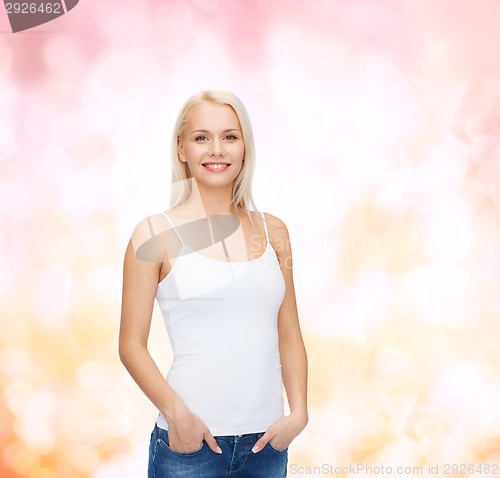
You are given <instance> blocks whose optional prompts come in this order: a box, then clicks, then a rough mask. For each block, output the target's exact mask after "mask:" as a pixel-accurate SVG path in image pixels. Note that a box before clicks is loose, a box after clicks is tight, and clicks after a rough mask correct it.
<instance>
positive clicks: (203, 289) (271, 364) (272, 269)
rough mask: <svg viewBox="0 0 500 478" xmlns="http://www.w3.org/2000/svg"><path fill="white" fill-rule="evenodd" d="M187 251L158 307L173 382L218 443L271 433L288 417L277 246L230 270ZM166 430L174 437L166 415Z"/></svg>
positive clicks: (163, 284) (163, 285)
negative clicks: (230, 437)
mask: <svg viewBox="0 0 500 478" xmlns="http://www.w3.org/2000/svg"><path fill="white" fill-rule="evenodd" d="M163 214H164V215H165V217H166V218H167V219H168V221H169V222H170V224H171V226H172V228H173V229H174V231H175V233H176V234H177V237H178V238H179V241H180V242H181V243H182V249H181V252H180V253H179V255H178V257H177V258H176V260H175V262H174V265H173V266H172V269H171V271H170V272H169V273H168V275H167V276H166V277H165V278H164V279H163V280H162V281H160V283H159V284H158V288H157V291H156V300H157V301H158V304H159V306H160V309H161V311H162V314H163V318H164V320H165V324H166V327H167V332H168V336H169V338H170V343H171V346H172V352H173V357H174V358H173V362H172V365H171V367H170V370H169V371H168V373H167V376H166V379H167V381H168V383H169V384H170V386H171V387H172V388H173V389H174V390H175V392H176V393H177V394H178V395H179V397H180V398H181V399H182V400H183V401H184V403H185V404H186V405H187V406H188V407H189V409H190V410H191V411H192V412H193V413H195V414H196V415H198V416H199V417H200V418H201V419H202V420H203V421H204V423H205V424H206V425H207V426H208V428H209V430H210V431H211V433H212V435H214V436H218V435H240V434H244V433H259V432H263V431H265V430H266V429H267V428H268V427H269V426H270V425H271V424H272V423H273V422H275V421H276V420H278V419H279V418H280V417H282V416H283V414H284V408H283V406H284V405H283V381H282V376H281V364H280V356H279V349H278V324H277V318H278V311H279V308H280V306H281V303H282V301H283V297H284V294H285V281H284V279H283V275H282V273H281V269H280V266H279V263H278V260H277V257H276V253H275V251H274V249H273V248H272V246H271V244H270V243H269V235H268V231H267V225H266V222H265V217H264V215H263V214H262V213H261V216H262V219H263V221H264V228H265V233H266V240H267V244H266V249H265V251H264V254H263V255H261V256H260V257H259V258H258V259H255V260H252V261H247V262H224V261H219V260H216V259H211V258H209V257H207V256H204V255H202V254H200V253H197V252H196V251H193V250H192V249H190V248H189V247H188V246H187V245H186V244H185V243H184V241H183V240H182V237H180V235H179V234H178V232H177V230H176V228H175V227H174V225H173V223H172V221H171V220H170V218H169V217H168V216H167V214H165V213H163ZM157 424H158V426H159V427H161V428H164V429H167V427H168V424H167V421H166V419H165V417H164V416H163V415H162V414H161V413H160V414H159V416H158V419H157Z"/></svg>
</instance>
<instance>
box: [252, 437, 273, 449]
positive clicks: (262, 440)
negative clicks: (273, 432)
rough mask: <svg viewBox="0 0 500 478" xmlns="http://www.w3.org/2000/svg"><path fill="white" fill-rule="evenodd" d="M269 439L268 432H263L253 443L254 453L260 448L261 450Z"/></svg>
mask: <svg viewBox="0 0 500 478" xmlns="http://www.w3.org/2000/svg"><path fill="white" fill-rule="evenodd" d="M270 440H271V436H270V434H269V433H267V432H266V433H264V435H262V436H261V437H260V438H259V439H258V440H257V441H256V442H255V444H254V446H253V448H252V451H253V452H254V453H258V452H259V451H260V450H262V449H263V448H264V447H265V446H266V445H267V442H268V441H270Z"/></svg>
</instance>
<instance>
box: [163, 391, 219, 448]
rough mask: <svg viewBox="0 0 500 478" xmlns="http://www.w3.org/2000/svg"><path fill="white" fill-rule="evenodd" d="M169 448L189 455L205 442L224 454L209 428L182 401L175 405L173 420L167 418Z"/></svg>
mask: <svg viewBox="0 0 500 478" xmlns="http://www.w3.org/2000/svg"><path fill="white" fill-rule="evenodd" d="M167 423H168V441H169V446H170V448H172V450H174V451H179V452H181V453H189V452H190V451H194V450H197V449H198V448H200V447H201V444H202V442H203V440H205V441H206V443H207V445H208V446H209V447H210V449H211V450H212V451H213V452H215V453H219V454H220V453H222V450H221V449H220V447H219V445H218V444H217V442H216V441H215V438H214V437H213V436H212V433H211V432H210V430H209V429H208V427H207V426H206V425H205V423H203V421H202V420H201V418H200V417H198V416H197V415H195V414H194V413H193V412H191V410H189V408H188V407H187V406H186V405H185V404H184V403H183V402H182V401H181V400H177V401H176V403H175V404H174V407H173V411H172V414H171V418H170V419H169V418H167Z"/></svg>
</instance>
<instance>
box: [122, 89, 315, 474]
mask: <svg viewBox="0 0 500 478" xmlns="http://www.w3.org/2000/svg"><path fill="white" fill-rule="evenodd" d="M172 146H173V150H172V153H173V158H172V159H173V174H172V186H173V189H172V198H171V199H172V206H171V208H170V210H169V211H168V212H167V213H162V214H158V215H154V216H151V217H148V218H147V219H146V220H145V221H143V222H142V223H140V224H138V225H137V227H136V229H135V231H134V234H133V235H132V238H131V240H130V242H129V244H128V247H127V250H126V253H125V260H124V275H123V298H122V315H121V326H120V340H119V342H120V358H121V361H122V362H123V364H124V366H125V367H126V368H127V370H128V371H129V373H130V374H131V376H132V377H133V379H134V380H135V381H136V382H137V384H138V385H139V387H140V388H141V389H142V390H143V392H144V393H145V395H146V396H147V397H148V398H149V399H150V400H151V402H152V403H153V404H154V405H155V406H156V408H157V409H158V410H159V415H158V419H157V422H156V424H155V426H154V430H153V432H152V434H151V442H150V456H149V468H148V476H149V477H156V478H163V477H169V478H176V477H190V478H196V477H200V478H221V477H225V476H234V477H249V478H250V477H252V478H253V477H255V478H257V477H259V478H260V477H262V478H278V477H280V478H281V477H285V476H286V468H287V460H288V454H287V450H288V446H289V444H290V443H291V442H292V440H293V439H294V438H295V437H296V436H297V435H298V434H299V433H300V432H301V431H302V430H303V429H304V427H305V426H306V424H307V420H308V417H307V398H306V388H307V358H306V352H305V348H304V343H303V340H302V335H301V332H300V327H299V320H298V314H297V306H296V301H295V292H294V286H293V278H292V255H291V249H290V242H289V237H288V231H287V228H286V226H285V224H284V223H283V222H282V221H281V220H279V219H278V218H276V217H274V216H272V215H270V214H262V213H260V214H258V213H257V212H256V207H255V204H254V202H253V199H252V194H251V181H252V175H253V169H254V157H255V152H254V143H253V135H252V130H251V126H250V121H249V118H248V114H247V112H246V109H245V107H244V105H243V104H242V103H241V101H240V100H239V99H238V98H237V97H236V96H235V95H234V94H232V93H230V92H228V91H220V90H210V91H203V92H200V93H198V94H196V95H194V96H192V97H191V98H190V99H189V100H188V101H187V102H186V104H185V105H184V107H183V108H182V110H181V111H180V113H179V117H178V119H177V123H176V126H175V131H174V138H173V144H172ZM250 204H251V205H252V207H253V210H252V211H250V210H249V206H250ZM155 298H156V299H157V301H158V304H159V306H160V308H161V310H162V313H163V316H164V319H165V323H166V326H167V331H168V334H169V338H170V342H171V345H172V350H173V355H174V360H173V363H172V365H171V368H170V370H169V372H168V374H167V377H166V379H165V378H164V377H163V375H162V374H161V372H160V371H159V369H158V367H157V366H156V364H155V362H154V361H153V359H152V357H151V355H150V354H149V352H148V349H147V340H148V334H149V330H150V324H151V315H152V309H153V303H154V300H155ZM283 385H284V387H285V390H286V395H287V399H288V403H289V407H290V414H289V415H286V416H285V415H284V404H283Z"/></svg>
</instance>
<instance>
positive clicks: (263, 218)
mask: <svg viewBox="0 0 500 478" xmlns="http://www.w3.org/2000/svg"><path fill="white" fill-rule="evenodd" d="M260 215H261V216H262V222H263V223H264V231H265V233H266V241H267V243H268V244H269V234H268V232H267V222H266V218H265V217H264V213H263V212H261V213H260Z"/></svg>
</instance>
